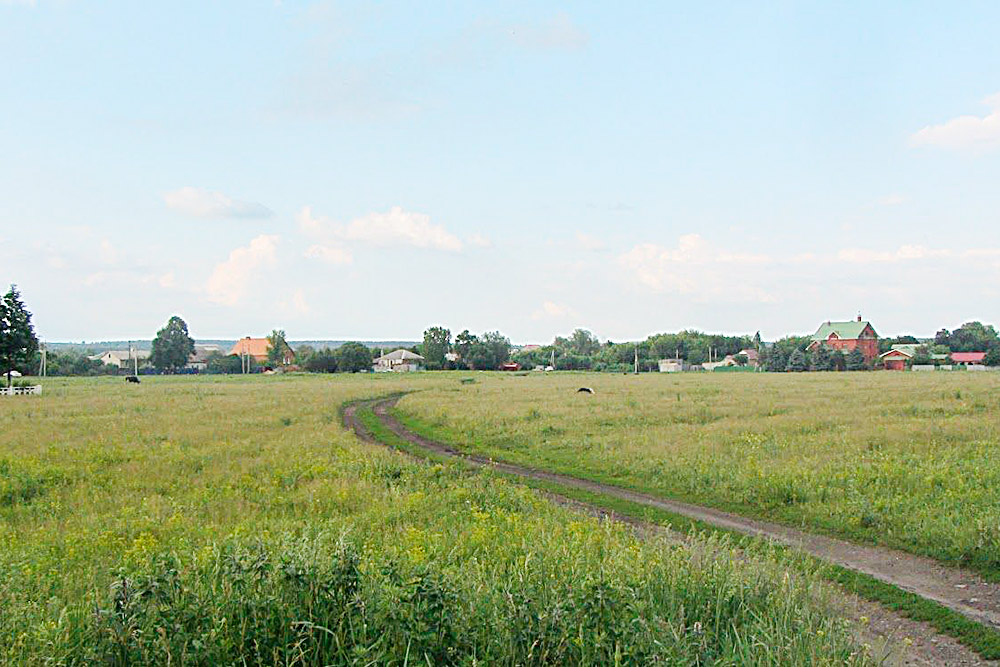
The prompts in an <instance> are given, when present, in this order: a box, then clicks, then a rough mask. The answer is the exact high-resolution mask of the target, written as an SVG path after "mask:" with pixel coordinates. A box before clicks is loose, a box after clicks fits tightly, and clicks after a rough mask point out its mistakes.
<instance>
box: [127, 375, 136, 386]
mask: <svg viewBox="0 0 1000 667" xmlns="http://www.w3.org/2000/svg"><path fill="white" fill-rule="evenodd" d="M125 382H126V383H129V382H131V383H132V384H139V376H138V375H126V376H125Z"/></svg>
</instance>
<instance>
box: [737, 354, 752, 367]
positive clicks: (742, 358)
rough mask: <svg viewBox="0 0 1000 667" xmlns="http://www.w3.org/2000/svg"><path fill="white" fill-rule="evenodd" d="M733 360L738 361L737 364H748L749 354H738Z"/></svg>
mask: <svg viewBox="0 0 1000 667" xmlns="http://www.w3.org/2000/svg"><path fill="white" fill-rule="evenodd" d="M733 361H735V362H736V365H737V366H746V365H747V363H748V362H749V361H750V360H749V359H748V358H747V355H745V354H737V355H736V356H735V357H733Z"/></svg>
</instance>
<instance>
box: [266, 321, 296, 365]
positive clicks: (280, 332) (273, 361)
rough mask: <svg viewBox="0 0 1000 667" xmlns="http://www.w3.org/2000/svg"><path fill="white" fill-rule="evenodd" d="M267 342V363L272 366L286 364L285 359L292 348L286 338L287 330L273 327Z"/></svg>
mask: <svg viewBox="0 0 1000 667" xmlns="http://www.w3.org/2000/svg"><path fill="white" fill-rule="evenodd" d="M267 342H268V347H267V363H268V364H270V365H271V367H272V368H274V367H277V366H284V365H285V360H286V359H288V357H289V356H290V355H289V352H291V349H292V348H291V347H289V345H288V341H287V340H285V330H284V329H272V330H271V333H270V335H268V337H267Z"/></svg>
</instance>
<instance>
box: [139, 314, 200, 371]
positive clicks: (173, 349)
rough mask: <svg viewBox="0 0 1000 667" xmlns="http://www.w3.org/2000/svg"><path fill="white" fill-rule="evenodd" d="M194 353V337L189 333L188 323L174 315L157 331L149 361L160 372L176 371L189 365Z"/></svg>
mask: <svg viewBox="0 0 1000 667" xmlns="http://www.w3.org/2000/svg"><path fill="white" fill-rule="evenodd" d="M193 353H194V339H192V338H191V336H189V335H188V328H187V323H185V322H184V320H182V319H181V318H180V317H178V316H177V315H174V316H173V317H171V318H170V319H169V320H168V321H167V325H166V326H165V327H163V328H162V329H160V330H159V331H157V332H156V338H154V339H153V347H152V351H151V352H150V355H149V361H150V363H152V364H153V366H154V367H155V368H156V370H158V371H160V372H163V371H168V372H175V371H178V370H180V369H182V368H184V366H186V365H187V363H188V359H190V358H191V355H192V354H193Z"/></svg>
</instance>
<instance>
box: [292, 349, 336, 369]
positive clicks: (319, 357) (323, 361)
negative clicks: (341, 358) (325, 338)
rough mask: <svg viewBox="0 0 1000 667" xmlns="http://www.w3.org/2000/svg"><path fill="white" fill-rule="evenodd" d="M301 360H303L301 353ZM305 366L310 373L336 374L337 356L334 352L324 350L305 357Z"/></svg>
mask: <svg viewBox="0 0 1000 667" xmlns="http://www.w3.org/2000/svg"><path fill="white" fill-rule="evenodd" d="M299 358H300V359H301V358H302V355H301V353H300V356H299ZM303 366H304V367H305V369H306V370H307V371H309V372H310V373H335V372H336V371H337V354H336V352H335V351H334V350H331V349H329V348H323V349H322V350H318V351H316V352H314V353H312V354H311V355H309V356H307V357H305V361H304V362H303Z"/></svg>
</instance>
